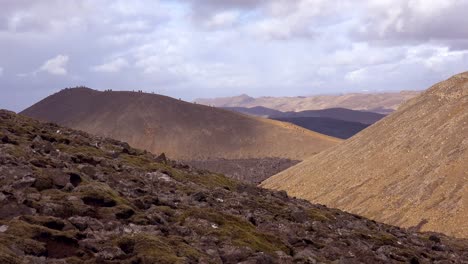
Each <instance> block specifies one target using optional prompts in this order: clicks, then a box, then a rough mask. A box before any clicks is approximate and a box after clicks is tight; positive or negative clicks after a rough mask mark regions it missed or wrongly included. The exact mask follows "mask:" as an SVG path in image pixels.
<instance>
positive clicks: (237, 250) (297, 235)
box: [0, 111, 468, 264]
mask: <svg viewBox="0 0 468 264" xmlns="http://www.w3.org/2000/svg"><path fill="white" fill-rule="evenodd" d="M0 183H1V184H0V198H1V199H0V263H5V264H22V263H109V264H111V263H115V264H117V263H122V264H130V263H132V264H134V263H162V264H166V263H272V264H274V263H338V262H340V263H402V262H403V263H463V261H464V260H467V259H468V241H467V240H461V239H454V238H450V237H447V236H444V235H441V234H436V233H419V232H416V230H405V229H401V228H398V227H394V226H390V225H385V224H381V223H377V222H374V221H370V220H368V219H365V218H363V217H360V216H357V215H352V214H348V213H345V212H342V211H340V210H336V209H330V208H327V207H325V206H321V205H314V204H310V203H308V202H306V201H304V200H299V199H293V198H290V197H288V196H287V195H286V193H285V192H276V191H268V190H264V189H260V188H258V187H255V186H253V185H249V184H244V183H241V182H237V181H234V180H230V179H228V178H225V177H224V176H222V175H218V174H214V173H210V172H206V171H198V170H194V169H191V168H189V167H188V166H186V165H184V164H180V163H177V162H174V161H170V160H165V159H163V158H161V157H157V156H155V155H153V154H150V153H148V152H146V151H142V150H138V149H134V148H132V147H130V146H129V145H128V144H127V143H124V142H120V141H116V140H113V139H109V138H102V137H97V136H92V135H89V134H87V133H84V132H80V131H76V130H72V129H69V128H64V127H60V126H57V125H55V124H52V123H40V122H38V121H35V120H32V119H30V118H27V117H24V116H20V115H16V114H14V113H12V112H7V111H0Z"/></svg>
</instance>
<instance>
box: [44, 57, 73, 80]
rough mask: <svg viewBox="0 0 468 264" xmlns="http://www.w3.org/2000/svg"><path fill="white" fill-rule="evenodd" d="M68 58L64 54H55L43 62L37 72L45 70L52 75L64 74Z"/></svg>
mask: <svg viewBox="0 0 468 264" xmlns="http://www.w3.org/2000/svg"><path fill="white" fill-rule="evenodd" d="M68 60H69V58H68V56H66V55H57V56H56V57H54V58H52V59H50V60H48V61H46V62H44V64H43V65H42V66H41V67H40V68H39V70H38V72H39V71H45V72H48V73H50V74H53V75H66V74H67V69H66V67H67V63H68Z"/></svg>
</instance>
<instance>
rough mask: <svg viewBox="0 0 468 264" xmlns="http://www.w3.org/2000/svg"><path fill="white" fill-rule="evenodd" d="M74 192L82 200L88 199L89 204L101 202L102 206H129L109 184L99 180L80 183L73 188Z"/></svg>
mask: <svg viewBox="0 0 468 264" xmlns="http://www.w3.org/2000/svg"><path fill="white" fill-rule="evenodd" d="M75 192H76V193H77V194H78V195H79V196H80V197H81V199H82V200H83V201H88V202H89V203H90V204H94V203H96V205H99V203H102V205H103V206H104V207H113V206H117V205H127V206H131V204H130V202H129V201H127V200H126V199H124V198H123V197H121V196H120V195H119V194H118V193H117V192H116V191H114V190H113V189H112V188H111V187H110V186H109V185H107V184H105V183H100V182H93V183H89V184H81V185H80V186H78V187H77V188H76V189H75Z"/></svg>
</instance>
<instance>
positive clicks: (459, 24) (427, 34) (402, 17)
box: [353, 0, 468, 45]
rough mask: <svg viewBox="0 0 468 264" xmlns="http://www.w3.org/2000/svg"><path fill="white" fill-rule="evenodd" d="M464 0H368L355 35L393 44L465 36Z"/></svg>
mask: <svg viewBox="0 0 468 264" xmlns="http://www.w3.org/2000/svg"><path fill="white" fill-rule="evenodd" d="M467 9H468V2H467V1H447V0H433V1H424V0H392V1H382V0H368V1H367V5H365V6H364V10H365V12H364V14H366V15H365V16H364V17H363V18H362V21H361V22H360V25H359V27H358V28H357V30H355V31H354V32H353V35H354V36H355V37H358V38H361V39H366V40H370V41H380V42H384V43H388V44H392V45H401V44H402V41H404V42H406V43H423V42H428V41H437V42H439V43H446V44H450V43H451V42H452V41H454V42H460V40H461V39H465V40H468V28H467V27H465V26H463V25H466V24H468V17H467V16H466V15H465V11H464V10H467Z"/></svg>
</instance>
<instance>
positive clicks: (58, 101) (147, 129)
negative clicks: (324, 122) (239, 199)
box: [22, 88, 341, 160]
mask: <svg viewBox="0 0 468 264" xmlns="http://www.w3.org/2000/svg"><path fill="white" fill-rule="evenodd" d="M22 114H24V115H27V116H30V117H33V118H37V119H40V120H47V121H51V122H55V123H58V124H61V125H65V126H68V127H72V128H76V129H80V130H83V131H86V132H88V133H92V134H95V135H101V136H108V137H111V138H115V139H119V140H123V141H126V142H128V143H129V144H131V145H132V146H135V147H138V148H141V149H146V150H148V151H151V152H155V153H157V152H165V153H167V154H168V155H169V156H171V157H173V158H176V159H184V160H204V159H213V158H215V159H219V158H224V159H246V158H265V157H278V158H288V159H293V160H296V159H298V160H303V159H304V158H306V157H309V156H311V155H314V154H316V153H318V152H320V151H322V150H324V149H326V148H329V147H331V146H334V145H336V144H337V143H339V142H341V140H339V139H336V138H332V137H329V136H325V135H322V134H319V133H316V132H312V131H310V130H307V129H304V128H301V127H298V126H295V125H292V124H287V123H283V122H279V121H273V120H267V119H263V118H258V117H252V116H247V115H243V114H239V113H234V112H231V111H227V110H223V109H218V108H214V107H208V106H204V105H197V104H192V103H187V102H184V101H181V100H176V99H174V98H170V97H167V96H162V95H157V94H148V93H141V92H112V91H105V92H100V91H96V90H92V89H89V88H74V89H65V90H62V91H60V92H58V93H56V94H54V95H51V96H49V97H47V98H45V99H44V100H42V101H40V102H38V103H37V104H35V105H33V106H31V107H30V108H28V109H26V110H25V111H23V112H22Z"/></svg>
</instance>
